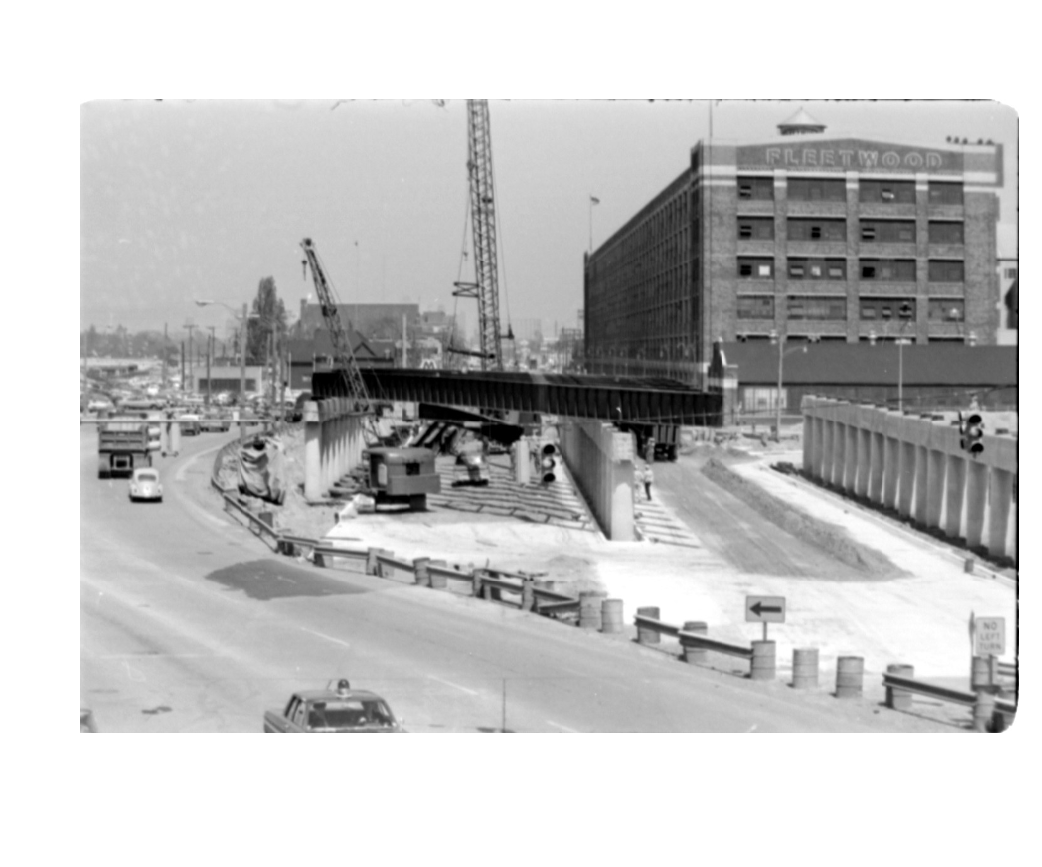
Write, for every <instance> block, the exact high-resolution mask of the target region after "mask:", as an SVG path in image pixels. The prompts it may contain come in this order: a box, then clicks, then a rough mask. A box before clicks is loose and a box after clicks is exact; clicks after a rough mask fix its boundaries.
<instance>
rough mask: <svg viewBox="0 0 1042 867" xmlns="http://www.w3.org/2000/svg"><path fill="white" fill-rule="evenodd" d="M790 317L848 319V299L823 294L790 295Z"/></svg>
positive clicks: (788, 301) (788, 306)
mask: <svg viewBox="0 0 1042 867" xmlns="http://www.w3.org/2000/svg"><path fill="white" fill-rule="evenodd" d="M786 301H787V309H788V314H789V319H831V320H836V319H840V320H842V319H846V318H847V299H846V298H826V297H823V296H821V295H808V296H800V295H790V296H788V298H787V299H786Z"/></svg>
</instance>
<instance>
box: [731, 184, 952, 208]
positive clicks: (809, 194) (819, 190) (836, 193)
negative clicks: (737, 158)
mask: <svg viewBox="0 0 1042 867" xmlns="http://www.w3.org/2000/svg"><path fill="white" fill-rule="evenodd" d="M737 184H738V198H739V199H745V200H753V201H770V200H772V199H774V178H743V177H739V178H738V179H737ZM785 191H786V195H787V196H788V198H789V199H791V200H792V201H795V202H845V201H846V200H847V182H846V179H845V178H787V179H786V184H785ZM926 198H927V201H928V202H929V203H930V204H931V205H961V204H962V184H961V183H953V182H951V181H930V182H929V187H928V188H927V196H926ZM858 201H859V202H865V203H872V202H882V203H885V204H894V205H914V204H915V181H873V180H866V179H861V180H860V181H859V183H858Z"/></svg>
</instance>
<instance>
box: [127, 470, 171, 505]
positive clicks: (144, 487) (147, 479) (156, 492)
mask: <svg viewBox="0 0 1042 867" xmlns="http://www.w3.org/2000/svg"><path fill="white" fill-rule="evenodd" d="M138 500H155V501H156V502H159V503H161V502H163V486H162V484H160V482H159V470H156V469H154V468H152V467H140V468H138V469H136V470H134V472H133V473H131V475H130V502H132V503H136V502H137V501H138Z"/></svg>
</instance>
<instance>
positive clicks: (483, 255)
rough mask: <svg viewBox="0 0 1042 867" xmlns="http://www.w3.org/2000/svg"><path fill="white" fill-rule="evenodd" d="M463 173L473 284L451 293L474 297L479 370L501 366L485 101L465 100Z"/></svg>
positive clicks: (497, 287)
mask: <svg viewBox="0 0 1042 867" xmlns="http://www.w3.org/2000/svg"><path fill="white" fill-rule="evenodd" d="M467 138H468V143H469V145H468V158H467V175H468V178H469V180H470V221H471V226H472V229H473V239H474V272H475V273H474V276H475V282H474V283H456V284H455V285H456V286H457V287H458V290H457V291H456V292H454V293H453V294H454V295H458V296H461V297H468V298H476V299H477V300H478V326H479V330H480V336H481V344H480V350H479V352H478V353H476V354H478V355H479V356H480V358H481V369H482V370H502V369H503V345H502V337H501V335H500V332H499V271H498V268H497V265H496V210H495V201H494V184H493V176H492V134H491V129H490V126H489V115H488V100H487V99H468V100H467Z"/></svg>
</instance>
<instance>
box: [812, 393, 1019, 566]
mask: <svg viewBox="0 0 1042 867" xmlns="http://www.w3.org/2000/svg"><path fill="white" fill-rule="evenodd" d="M983 443H984V452H983V454H981V455H980V456H979V457H976V458H973V457H971V456H970V455H969V454H968V453H967V452H965V451H963V450H962V448H960V446H959V429H958V426H957V425H953V424H951V423H950V422H946V421H944V420H943V419H941V418H938V417H935V416H932V415H923V416H920V415H913V414H908V413H901V412H897V411H894V410H887V409H881V408H879V407H875V406H869V405H863V404H852V403H847V402H846V401H838V400H829V399H828V398H820V397H808V398H805V399H804V401H803V469H804V471H805V472H806V473H807V474H808V475H810V476H811V477H813V478H815V479H817V480H819V481H821V482H825V483H828V484H831V485H834V486H835V487H837V488H839V489H840V490H843V491H845V492H847V493H850V494H852V495H856V496H861V497H866V498H867V499H868V500H870V501H871V502H873V503H878V504H880V505H881V506H885V507H887V508H892V509H896V510H897V511H898V513H899V514H900V515H902V516H903V517H906V518H910V519H912V520H914V521H915V522H916V523H918V524H922V525H924V526H927V527H933V528H937V529H940V530H942V531H943V532H944V534H945V535H947V536H950V537H952V538H960V539H965V541H966V544H967V545H969V546H970V547H978V546H984V547H986V548H987V549H988V551H989V552H990V553H992V554H995V555H999V556H1008V557H1013V558H1016V524H1017V518H1016V509H1017V507H1016V502H1015V497H1014V489H1015V483H1016V478H1017V440H1016V438H1015V437H1012V436H1008V435H995V434H987V433H986V434H985V436H984V439H983Z"/></svg>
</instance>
